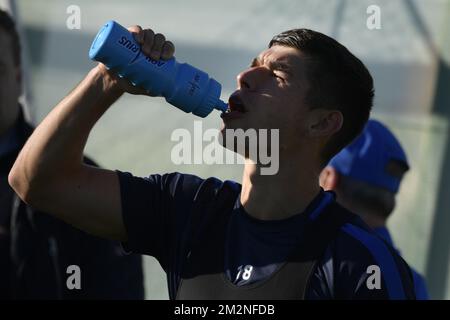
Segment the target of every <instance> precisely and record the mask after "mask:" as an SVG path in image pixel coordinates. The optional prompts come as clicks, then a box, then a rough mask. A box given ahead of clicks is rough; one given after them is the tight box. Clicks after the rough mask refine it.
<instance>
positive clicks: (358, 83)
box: [269, 29, 374, 165]
mask: <svg viewBox="0 0 450 320" xmlns="http://www.w3.org/2000/svg"><path fill="white" fill-rule="evenodd" d="M273 45H282V46H288V47H293V48H297V49H299V50H300V51H301V52H302V53H303V54H305V55H306V56H307V57H308V62H307V67H306V69H307V70H306V72H307V78H308V81H309V83H310V88H309V89H308V91H307V94H306V101H305V102H306V103H307V104H308V105H309V107H310V108H312V109H316V108H325V109H336V110H339V111H340V112H341V113H342V115H343V118H344V123H343V125H342V128H341V129H340V130H339V131H338V132H337V133H336V134H335V135H334V136H333V137H331V139H330V140H329V141H328V143H327V144H326V146H325V147H324V149H323V150H322V158H323V161H324V163H323V164H324V165H325V164H326V163H327V162H328V161H329V160H330V159H331V158H332V157H333V156H334V155H335V154H337V153H338V152H339V151H340V150H341V149H342V148H344V147H345V146H346V145H347V144H349V143H350V142H351V141H352V140H353V139H355V138H356V137H357V136H358V135H359V134H360V133H361V131H362V130H363V128H364V126H365V124H366V122H367V120H368V119H369V115H370V111H371V109H372V104H373V96H374V88H373V79H372V76H371V75H370V73H369V71H368V70H367V68H366V67H365V66H364V64H363V63H362V62H361V61H360V60H359V59H358V58H356V57H355V56H354V55H353V54H352V53H351V52H350V51H348V49H347V48H346V47H344V46H343V45H341V44H340V43H339V42H337V41H336V40H334V39H332V38H330V37H328V36H326V35H324V34H322V33H320V32H316V31H313V30H309V29H294V30H289V31H285V32H282V33H280V34H278V35H276V36H275V37H273V39H272V40H271V41H270V43H269V48H270V47H272V46H273Z"/></svg>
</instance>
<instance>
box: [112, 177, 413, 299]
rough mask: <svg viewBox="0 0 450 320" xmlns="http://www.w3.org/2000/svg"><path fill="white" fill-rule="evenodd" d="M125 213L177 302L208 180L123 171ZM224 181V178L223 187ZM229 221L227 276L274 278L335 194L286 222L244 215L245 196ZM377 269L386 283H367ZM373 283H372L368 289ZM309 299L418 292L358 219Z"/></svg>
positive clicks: (330, 252)
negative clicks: (196, 206)
mask: <svg viewBox="0 0 450 320" xmlns="http://www.w3.org/2000/svg"><path fill="white" fill-rule="evenodd" d="M117 173H118V176H119V181H120V190H121V200H122V214H123V219H124V224H125V228H126V231H127V235H128V242H127V243H126V244H125V247H126V248H127V249H129V250H131V251H133V252H136V253H141V254H147V255H151V256H154V257H155V258H156V259H157V260H158V261H159V263H160V264H161V266H162V268H163V269H164V270H165V272H166V274H167V281H168V288H169V296H170V298H171V299H174V298H175V296H176V293H177V290H178V286H179V283H180V279H181V276H180V275H181V266H182V264H183V262H184V259H185V257H186V254H187V251H188V248H186V243H188V241H187V237H188V234H189V230H188V229H189V225H190V224H189V222H190V216H191V209H192V205H193V199H194V197H195V194H196V192H197V190H198V189H199V186H200V185H201V183H202V182H203V181H204V179H202V178H199V177H197V176H194V175H188V174H180V173H170V174H164V175H157V174H155V175H150V176H149V177H148V178H140V177H134V176H133V175H131V174H130V173H123V172H120V171H117ZM220 184H222V182H221V181H220V180H218V179H217V186H216V187H217V188H218V187H220ZM234 201H235V204H234V209H233V212H232V215H231V219H230V221H229V224H228V226H227V228H228V230H227V244H226V251H225V252H226V253H225V265H224V269H223V271H224V273H225V274H226V275H227V276H228V278H229V280H230V281H231V282H232V283H234V284H237V285H248V284H250V283H253V282H257V281H260V280H263V279H265V278H267V277H269V276H270V275H271V274H272V272H273V271H275V270H276V269H277V268H278V266H280V264H282V263H283V261H284V260H285V258H286V257H287V256H288V254H289V253H290V252H291V251H292V250H293V248H294V247H295V245H296V242H297V240H298V237H299V234H301V232H302V228H303V226H304V225H305V219H308V218H311V217H312V216H317V215H319V214H320V212H321V211H322V209H323V207H324V206H326V205H327V204H328V203H329V202H330V201H335V200H334V195H333V194H332V193H329V192H324V191H322V192H320V193H319V194H318V195H317V197H316V198H315V199H314V200H313V201H312V202H311V204H310V205H309V206H308V207H307V209H306V210H305V211H304V212H299V213H298V214H296V215H293V216H292V217H290V218H287V219H284V220H272V221H262V220H258V219H255V218H253V217H251V216H250V215H248V213H246V212H245V209H244V208H243V207H242V204H241V203H240V196H239V195H238V196H237V197H236V199H235V200H234ZM372 266H377V267H379V269H380V271H381V272H380V276H381V281H380V286H379V288H373V285H372V286H368V285H367V282H368V280H370V279H368V278H369V277H371V275H372V274H373V271H372V269H370V268H371V267H372ZM369 287H370V288H369ZM305 297H306V299H312V300H317V299H406V298H411V297H414V289H413V285H412V279H411V273H410V270H409V267H408V266H407V264H406V263H405V262H404V261H403V260H402V259H401V258H400V256H398V255H397V254H396V252H395V250H394V249H393V248H392V247H391V246H390V245H389V244H387V243H386V242H385V241H383V240H382V239H381V238H380V237H378V236H377V235H376V234H375V233H373V232H372V231H370V230H369V228H368V227H367V226H366V225H365V224H364V223H363V222H362V221H361V220H360V219H359V218H358V217H357V216H355V219H354V221H353V220H352V221H351V223H347V224H345V225H344V226H343V227H342V228H341V229H340V231H339V233H338V234H337V236H336V237H335V238H334V240H332V241H331V243H330V245H329V246H328V247H327V249H326V251H325V253H324V255H323V258H322V259H321V260H320V261H319V262H318V264H317V265H316V267H315V268H314V271H313V273H312V276H311V278H310V282H309V286H308V288H307V291H306V296H305Z"/></svg>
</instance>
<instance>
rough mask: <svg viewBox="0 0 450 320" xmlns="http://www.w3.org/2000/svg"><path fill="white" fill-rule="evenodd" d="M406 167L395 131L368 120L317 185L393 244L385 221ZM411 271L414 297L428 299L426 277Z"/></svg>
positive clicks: (323, 172) (391, 209)
mask: <svg viewBox="0 0 450 320" xmlns="http://www.w3.org/2000/svg"><path fill="white" fill-rule="evenodd" d="M408 170H409V164H408V160H407V157H406V154H405V151H404V150H403V148H402V146H401V144H400V142H399V141H398V140H397V139H396V137H395V136H394V134H393V133H392V132H391V131H390V130H389V129H388V128H387V127H386V126H384V125H383V124H382V123H381V122H379V121H377V120H369V121H368V123H367V125H366V127H365V128H364V131H363V132H362V134H361V135H360V136H359V137H358V138H357V139H355V140H354V141H353V142H352V143H351V144H350V145H348V146H347V147H345V148H344V149H342V150H341V151H340V152H339V153H338V154H337V155H336V156H334V157H333V158H332V159H331V161H330V162H329V164H328V166H327V167H325V169H324V170H323V171H322V173H321V175H320V185H321V186H322V187H323V188H324V189H325V190H332V191H334V192H335V193H336V197H337V201H338V202H339V203H340V204H341V205H342V206H344V207H346V208H347V209H349V210H350V211H352V212H354V213H356V214H358V215H359V216H360V217H361V218H362V219H363V220H364V222H365V223H367V225H369V227H371V228H372V229H373V230H374V231H375V232H376V233H377V234H378V235H379V236H380V237H381V238H383V239H384V240H385V241H386V242H388V243H389V244H390V245H392V246H394V243H393V241H392V237H391V235H390V233H389V231H388V229H387V225H386V224H387V220H388V218H389V217H390V215H391V213H392V212H393V211H394V209H395V204H396V199H395V198H396V195H397V192H398V190H399V187H400V183H401V181H402V178H403V176H404V174H405V173H406V172H407V171H408ZM411 271H412V274H413V280H414V287H415V290H416V298H417V299H419V300H427V299H428V292H427V288H426V285H425V279H424V278H423V277H422V276H421V275H420V274H419V273H418V272H417V271H415V270H414V269H411Z"/></svg>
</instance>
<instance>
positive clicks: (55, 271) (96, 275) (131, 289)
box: [0, 10, 144, 300]
mask: <svg viewBox="0 0 450 320" xmlns="http://www.w3.org/2000/svg"><path fill="white" fill-rule="evenodd" d="M21 91H22V71H21V48H20V39H19V35H18V33H17V30H16V28H15V23H14V21H13V20H12V18H11V17H10V16H9V14H8V13H7V12H5V11H3V10H0V299H7V300H8V299H143V298H144V287H143V274H142V261H141V260H142V259H141V256H139V255H126V254H124V253H123V251H122V250H121V246H120V244H119V243H118V242H113V241H107V240H103V239H100V238H96V237H94V236H91V235H88V234H86V233H84V232H82V231H80V230H78V229H76V228H74V227H72V226H70V225H68V224H65V223H63V222H62V221H61V220H58V219H55V218H53V217H51V216H49V215H47V214H45V213H42V212H38V211H36V210H34V209H33V208H32V207H30V206H27V205H26V204H25V203H24V202H22V201H21V200H20V199H19V198H18V196H17V195H16V194H15V193H14V191H13V189H11V187H10V186H9V184H8V179H7V177H8V173H9V171H10V169H11V167H12V166H13V163H14V161H15V160H16V157H17V155H18V154H19V151H20V149H21V148H22V147H23V145H24V144H25V142H26V140H27V139H28V137H29V136H30V135H31V134H32V132H33V127H32V125H31V124H29V123H27V122H26V121H25V119H24V116H23V111H22V106H21V105H20V104H19V96H20V95H21ZM84 162H85V163H86V164H88V165H91V166H96V164H95V163H94V162H93V161H92V160H90V159H89V158H86V157H85V158H84ZM71 265H76V266H79V268H80V271H81V273H80V275H81V277H80V280H81V282H80V283H81V289H79V290H78V289H72V290H70V289H69V288H68V287H67V285H66V280H67V278H68V277H69V276H70V275H71V273H67V268H68V267H69V266H71Z"/></svg>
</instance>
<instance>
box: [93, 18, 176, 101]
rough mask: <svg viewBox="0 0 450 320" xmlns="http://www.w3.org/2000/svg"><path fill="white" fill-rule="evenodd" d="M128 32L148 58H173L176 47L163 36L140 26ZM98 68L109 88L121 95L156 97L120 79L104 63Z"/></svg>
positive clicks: (129, 29) (133, 27) (131, 28)
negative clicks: (124, 93)
mask: <svg viewBox="0 0 450 320" xmlns="http://www.w3.org/2000/svg"><path fill="white" fill-rule="evenodd" d="M128 31H130V32H131V33H132V34H133V35H134V39H135V40H136V41H137V43H139V44H140V45H141V50H142V52H143V53H144V54H145V55H146V56H148V57H150V58H152V59H153V60H159V59H163V60H169V59H170V58H172V57H173V55H174V53H175V46H174V44H173V43H172V42H170V41H167V40H166V37H165V36H164V35H163V34H161V33H156V34H155V32H153V30H151V29H142V28H141V27H140V26H132V27H130V28H128ZM97 68H98V69H99V71H100V73H101V74H102V75H103V77H104V79H105V81H106V86H107V88H112V89H113V90H116V91H119V92H121V93H123V92H128V93H131V94H141V95H148V96H154V95H153V94H152V93H151V92H148V91H147V90H145V89H143V88H140V87H136V86H134V85H132V84H131V83H130V82H129V81H128V80H127V79H123V78H119V77H118V76H117V75H116V74H115V73H114V70H108V69H106V67H105V65H103V64H102V63H99V64H98V66H97Z"/></svg>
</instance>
